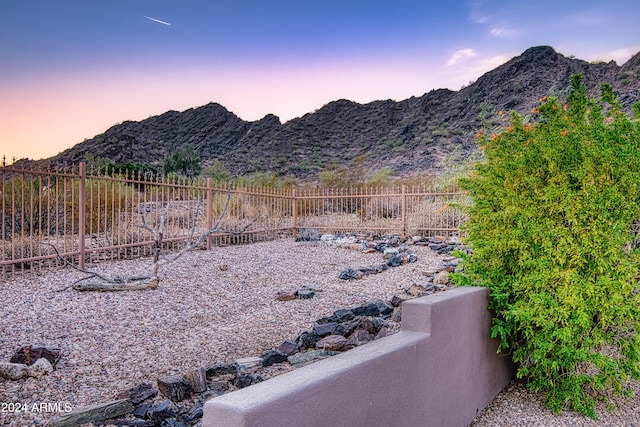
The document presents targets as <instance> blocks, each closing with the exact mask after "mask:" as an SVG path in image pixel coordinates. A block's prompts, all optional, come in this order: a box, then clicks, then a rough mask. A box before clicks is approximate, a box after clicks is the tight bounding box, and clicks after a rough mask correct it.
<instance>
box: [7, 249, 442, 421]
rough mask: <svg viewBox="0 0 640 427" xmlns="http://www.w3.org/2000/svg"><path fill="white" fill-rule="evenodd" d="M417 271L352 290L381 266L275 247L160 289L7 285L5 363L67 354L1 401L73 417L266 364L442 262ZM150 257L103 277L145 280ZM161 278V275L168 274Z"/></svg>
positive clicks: (393, 272) (201, 262)
mask: <svg viewBox="0 0 640 427" xmlns="http://www.w3.org/2000/svg"><path fill="white" fill-rule="evenodd" d="M412 251H413V252H414V253H416V254H417V255H418V257H419V259H418V261H417V262H416V263H412V264H407V265H404V266H401V267H397V268H390V269H388V270H387V271H385V272H383V273H381V274H377V275H370V276H366V277H365V278H363V279H361V280H353V281H349V282H345V281H343V280H340V279H338V277H337V276H338V273H339V272H340V271H341V270H342V269H344V268H347V267H353V268H357V267H361V266H364V265H375V264H380V263H381V262H382V255H381V254H380V253H373V254H365V253H362V252H360V251H357V250H350V249H344V248H338V247H334V246H331V245H329V244H326V243H320V242H294V241H292V240H277V241H271V242H263V243H256V244H251V245H243V246H229V247H219V248H213V249H212V250H211V251H197V252H191V253H188V254H186V255H185V256H184V257H182V258H180V259H179V260H178V261H176V262H174V263H172V264H169V265H168V266H167V268H166V270H164V274H163V276H164V279H163V280H162V282H161V283H160V286H159V287H158V289H156V290H146V291H127V292H111V293H97V292H77V291H74V290H72V289H67V290H65V291H63V292H56V291H57V290H60V289H62V288H64V287H66V286H68V285H70V284H72V283H73V282H74V281H76V280H77V279H78V278H81V277H84V275H83V274H82V273H79V272H77V271H74V270H72V269H70V268H67V269H62V270H58V271H53V272H50V273H46V274H42V275H36V274H27V275H24V276H22V277H17V278H15V279H13V280H11V281H7V282H4V283H2V282H0V288H1V289H2V299H3V301H4V304H3V306H2V308H1V309H0V313H1V315H0V330H2V331H3V333H2V335H0V360H3V361H8V360H9V358H10V357H11V355H12V354H13V352H14V351H15V350H16V349H17V348H20V347H22V346H24V345H29V344H31V345H34V346H37V345H44V346H48V347H57V348H60V349H62V351H63V356H62V358H61V360H60V362H59V363H58V365H57V367H56V370H55V371H53V372H52V373H50V374H49V375H46V376H44V377H42V378H40V379H35V378H29V379H27V380H19V381H5V380H0V403H11V402H20V403H26V404H28V405H29V406H30V405H32V404H33V403H40V402H65V403H69V404H70V405H71V406H72V407H73V408H75V407H78V406H84V405H89V404H95V403H100V402H106V401H109V400H113V399H114V398H115V396H116V395H117V394H118V393H119V392H122V391H124V390H127V389H129V388H131V387H133V386H135V385H137V384H139V383H141V382H145V381H146V382H151V383H155V379H156V378H157V377H158V376H160V375H165V374H184V373H186V372H188V371H191V370H193V369H195V368H198V367H200V366H210V365H213V364H215V363H223V362H228V361H231V360H233V359H236V358H241V357H248V356H259V355H260V354H261V353H262V352H263V351H265V350H269V349H271V348H274V347H277V346H278V345H279V344H280V343H281V342H282V341H283V340H286V339H289V340H292V339H295V337H296V336H297V335H298V334H299V333H300V332H302V331H303V330H305V329H308V328H310V327H311V326H312V325H313V323H314V321H315V320H316V319H318V318H320V317H323V316H327V315H331V314H332V313H333V311H335V310H336V309H338V308H350V307H353V306H357V305H360V304H363V303H365V302H369V301H372V300H375V299H385V300H386V299H390V298H391V297H392V296H393V295H394V294H397V293H402V289H403V288H405V287H407V286H408V285H410V284H411V283H412V282H420V281H423V280H424V276H423V275H422V272H423V271H425V270H428V269H429V268H430V267H433V266H434V265H439V264H440V261H439V260H440V259H441V258H442V257H441V256H439V255H437V254H435V252H433V251H431V250H430V249H428V248H426V247H421V246H415V247H414V248H413V249H412ZM150 265H151V262H150V260H147V259H144V260H133V261H120V262H114V263H104V264H101V265H98V266H97V267H94V268H95V269H96V271H99V272H100V273H101V274H103V275H107V276H110V277H113V276H117V275H119V276H127V275H131V276H133V275H140V274H145V273H146V272H148V271H149V268H150ZM161 273H163V272H162V271H161ZM302 286H309V287H312V288H315V289H320V290H322V292H317V293H316V296H315V298H313V299H309V300H293V301H286V302H277V301H275V299H274V298H275V296H276V293H277V292H278V291H280V290H283V291H294V290H297V289H299V288H301V287H302ZM53 415H54V414H50V413H44V414H39V413H33V412H26V413H21V414H15V413H6V412H5V413H2V412H0V425H2V424H3V423H4V425H34V424H35V423H37V422H40V423H42V421H46V420H47V419H50V418H51V417H52V416H53Z"/></svg>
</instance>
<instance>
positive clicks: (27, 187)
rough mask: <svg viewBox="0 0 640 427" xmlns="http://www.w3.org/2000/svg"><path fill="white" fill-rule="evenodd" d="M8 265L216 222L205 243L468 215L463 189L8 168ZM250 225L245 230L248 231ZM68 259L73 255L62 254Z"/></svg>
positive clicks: (420, 226) (120, 248) (3, 251)
mask: <svg viewBox="0 0 640 427" xmlns="http://www.w3.org/2000/svg"><path fill="white" fill-rule="evenodd" d="M0 186H1V187H0V193H1V194H0V195H1V197H2V200H1V201H0V220H1V223H0V271H1V277H2V278H6V277H9V276H10V275H11V274H13V273H16V272H24V271H34V270H39V269H43V268H52V267H56V266H60V265H61V264H63V263H65V262H71V263H74V264H75V265H77V266H79V267H80V268H84V267H85V265H86V264H88V263H97V262H101V261H106V260H117V259H131V258H136V257H143V256H150V255H151V253H152V250H153V245H154V238H153V235H152V233H151V232H150V231H149V230H156V231H157V230H159V229H162V231H163V238H162V249H163V250H164V251H166V252H170V251H173V250H177V249H180V248H182V247H184V245H185V244H186V243H187V242H189V241H193V240H195V238H197V237H198V236H199V235H201V234H202V233H204V232H205V231H207V230H210V229H211V228H212V227H213V225H215V224H217V225H218V226H219V227H218V228H219V230H218V231H217V232H215V233H213V234H212V235H211V236H210V237H209V238H208V239H207V240H206V241H205V242H204V244H203V245H202V249H207V248H210V247H211V246H212V245H224V244H240V243H251V242H256V241H260V240H267V239H275V238H280V237H296V236H298V235H299V234H300V233H307V234H308V233H310V232H313V233H316V234H322V233H369V234H378V235H382V234H400V235H434V234H438V235H452V234H456V233H458V227H459V225H460V224H461V223H462V221H463V220H464V218H463V215H462V213H461V212H460V210H459V209H457V208H456V206H457V205H458V204H460V203H462V202H464V197H465V196H464V194H463V193H462V192H460V191H459V190H457V189H456V188H449V189H447V191H434V189H433V188H429V187H427V186H406V185H403V186H398V187H384V188H367V187H357V188H348V189H345V188H342V189H323V188H315V187H313V188H312V187H304V188H284V189H279V188H263V187H251V186H240V185H237V184H229V185H227V184H220V183H214V182H213V181H212V180H211V179H195V180H186V179H178V178H175V179H169V178H166V177H154V176H149V175H146V176H145V174H143V173H124V174H121V173H116V172H115V171H110V172H109V173H101V172H100V171H94V170H90V171H87V168H86V165H85V164H84V163H80V164H79V165H77V166H76V167H67V166H51V167H48V168H46V169H40V170H35V169H28V168H15V167H4V168H0ZM240 231H242V232H240ZM63 260H66V261H63Z"/></svg>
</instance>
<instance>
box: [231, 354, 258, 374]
mask: <svg viewBox="0 0 640 427" xmlns="http://www.w3.org/2000/svg"><path fill="white" fill-rule="evenodd" d="M234 363H235V365H236V369H237V371H238V376H240V375H244V374H248V373H254V372H256V371H257V370H258V369H260V368H261V367H262V358H261V357H244V358H242V359H236V360H234Z"/></svg>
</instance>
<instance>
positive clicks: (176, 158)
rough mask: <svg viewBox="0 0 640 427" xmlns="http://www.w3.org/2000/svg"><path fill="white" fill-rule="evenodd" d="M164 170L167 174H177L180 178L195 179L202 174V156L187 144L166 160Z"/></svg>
mask: <svg viewBox="0 0 640 427" xmlns="http://www.w3.org/2000/svg"><path fill="white" fill-rule="evenodd" d="M163 169H164V173H165V174H169V173H171V172H175V173H177V174H178V175H180V176H186V177H188V178H194V177H196V176H198V175H200V172H202V165H201V163H200V154H199V153H198V152H197V151H195V150H194V149H193V147H192V146H191V144H185V145H183V146H182V147H180V148H178V149H177V150H176V151H175V152H174V153H173V154H172V155H171V156H169V157H167V158H166V159H165V161H164V165H163Z"/></svg>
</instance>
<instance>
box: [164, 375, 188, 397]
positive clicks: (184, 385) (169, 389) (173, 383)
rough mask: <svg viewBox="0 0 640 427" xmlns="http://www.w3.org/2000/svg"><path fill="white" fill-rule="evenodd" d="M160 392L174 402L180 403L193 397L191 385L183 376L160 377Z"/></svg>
mask: <svg viewBox="0 0 640 427" xmlns="http://www.w3.org/2000/svg"><path fill="white" fill-rule="evenodd" d="M157 382H158V390H160V393H162V394H163V395H164V396H166V397H168V398H169V399H171V400H172V401H174V402H180V401H182V400H184V399H186V398H188V397H189V396H190V395H191V392H192V388H191V383H190V382H189V381H187V379H186V378H185V377H183V376H182V375H165V376H162V377H158V379H157Z"/></svg>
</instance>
